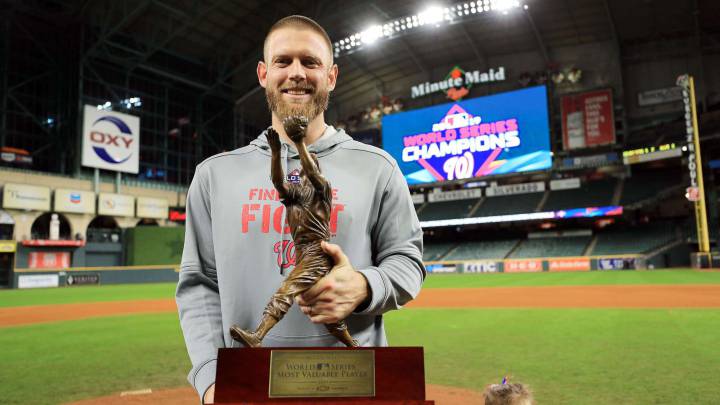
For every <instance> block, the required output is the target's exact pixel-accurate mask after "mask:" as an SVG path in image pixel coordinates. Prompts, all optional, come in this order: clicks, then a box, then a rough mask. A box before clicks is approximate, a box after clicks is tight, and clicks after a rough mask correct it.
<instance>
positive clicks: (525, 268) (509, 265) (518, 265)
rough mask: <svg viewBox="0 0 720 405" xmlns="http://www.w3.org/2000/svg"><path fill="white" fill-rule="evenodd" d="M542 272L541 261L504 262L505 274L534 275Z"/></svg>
mask: <svg viewBox="0 0 720 405" xmlns="http://www.w3.org/2000/svg"><path fill="white" fill-rule="evenodd" d="M541 271H543V266H542V260H538V259H508V260H505V270H504V272H505V273H536V272H541Z"/></svg>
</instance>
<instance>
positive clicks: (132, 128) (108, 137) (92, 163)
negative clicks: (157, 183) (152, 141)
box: [82, 105, 140, 174]
mask: <svg viewBox="0 0 720 405" xmlns="http://www.w3.org/2000/svg"><path fill="white" fill-rule="evenodd" d="M83 111H84V115H83V131H82V165H83V166H85V167H96V168H98V169H105V170H112V171H114V172H125V173H133V174H137V173H138V161H139V155H140V153H139V151H140V118H139V117H136V116H133V115H128V114H123V113H119V112H115V111H107V110H98V108H97V107H95V106H91V105H86V106H85V109H84V110H83Z"/></svg>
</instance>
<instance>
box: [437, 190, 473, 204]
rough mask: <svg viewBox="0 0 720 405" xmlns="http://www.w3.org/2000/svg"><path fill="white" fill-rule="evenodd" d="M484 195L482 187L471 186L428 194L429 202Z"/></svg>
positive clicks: (465, 198) (466, 198)
mask: <svg viewBox="0 0 720 405" xmlns="http://www.w3.org/2000/svg"><path fill="white" fill-rule="evenodd" d="M480 197H482V189H481V188H470V189H465V190H453V191H443V192H441V193H431V194H428V201H429V202H437V201H455V200H468V199H473V198H480Z"/></svg>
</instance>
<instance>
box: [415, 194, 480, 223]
mask: <svg viewBox="0 0 720 405" xmlns="http://www.w3.org/2000/svg"><path fill="white" fill-rule="evenodd" d="M477 202H478V199H476V198H474V199H470V200H456V201H441V202H433V203H428V204H427V205H426V206H425V208H423V209H422V211H420V214H419V215H418V217H419V218H420V220H421V221H433V220H436V219H453V218H466V217H467V216H468V214H470V210H472V208H473V207H474V206H475V204H477Z"/></svg>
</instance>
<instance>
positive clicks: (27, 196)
mask: <svg viewBox="0 0 720 405" xmlns="http://www.w3.org/2000/svg"><path fill="white" fill-rule="evenodd" d="M3 208H15V209H19V210H35V211H50V188H49V187H42V186H28V185H26V184H14V183H5V185H4V186H3Z"/></svg>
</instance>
